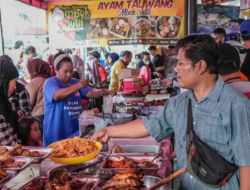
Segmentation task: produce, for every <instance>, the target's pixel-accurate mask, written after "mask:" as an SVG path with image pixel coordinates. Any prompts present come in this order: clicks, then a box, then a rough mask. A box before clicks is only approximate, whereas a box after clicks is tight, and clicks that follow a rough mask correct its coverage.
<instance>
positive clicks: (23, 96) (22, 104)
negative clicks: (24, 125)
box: [17, 88, 31, 118]
mask: <svg viewBox="0 0 250 190" xmlns="http://www.w3.org/2000/svg"><path fill="white" fill-rule="evenodd" d="M18 96H19V99H18V102H19V108H20V109H19V110H18V111H17V114H18V116H19V118H22V117H26V116H29V115H30V112H31V106H30V96H29V93H28V91H27V89H26V88H24V90H23V91H22V92H20V93H19V94H18Z"/></svg>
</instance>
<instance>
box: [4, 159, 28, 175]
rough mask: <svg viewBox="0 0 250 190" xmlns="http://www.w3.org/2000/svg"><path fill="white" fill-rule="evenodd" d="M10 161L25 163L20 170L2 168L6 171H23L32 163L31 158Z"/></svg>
mask: <svg viewBox="0 0 250 190" xmlns="http://www.w3.org/2000/svg"><path fill="white" fill-rule="evenodd" d="M11 159H13V160H15V161H16V162H25V164H24V165H23V166H22V167H21V168H4V169H5V170H6V171H8V170H9V171H16V172H19V171H21V170H24V169H25V168H26V167H27V166H28V165H30V164H31V162H32V161H33V160H32V159H31V158H25V157H23V158H17V157H12V158H11Z"/></svg>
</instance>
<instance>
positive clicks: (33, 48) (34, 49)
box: [24, 46, 36, 55]
mask: <svg viewBox="0 0 250 190" xmlns="http://www.w3.org/2000/svg"><path fill="white" fill-rule="evenodd" d="M29 53H36V48H35V47H34V46H28V47H26V49H25V50H24V54H26V55H28V54H29Z"/></svg>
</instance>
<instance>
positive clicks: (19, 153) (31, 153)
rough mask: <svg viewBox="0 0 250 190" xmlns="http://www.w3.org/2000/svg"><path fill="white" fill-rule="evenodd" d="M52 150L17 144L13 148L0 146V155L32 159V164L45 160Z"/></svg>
mask: <svg viewBox="0 0 250 190" xmlns="http://www.w3.org/2000/svg"><path fill="white" fill-rule="evenodd" d="M52 151H53V149H51V148H44V147H28V146H21V145H19V144H17V145H15V146H14V147H11V146H2V147H0V155H6V154H8V155H10V156H11V157H19V158H32V160H33V161H32V162H33V163H41V162H42V161H43V160H44V159H45V158H47V157H48V156H49V155H50V154H51V152H52Z"/></svg>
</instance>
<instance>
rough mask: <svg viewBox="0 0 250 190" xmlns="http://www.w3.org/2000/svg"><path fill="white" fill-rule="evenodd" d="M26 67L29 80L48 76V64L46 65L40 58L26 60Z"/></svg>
mask: <svg viewBox="0 0 250 190" xmlns="http://www.w3.org/2000/svg"><path fill="white" fill-rule="evenodd" d="M27 67H28V71H29V73H30V77H31V80H32V79H34V78H36V77H42V78H49V77H50V66H49V65H48V63H46V62H45V61H43V60H41V59H32V60H31V61H29V62H28V65H27Z"/></svg>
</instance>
